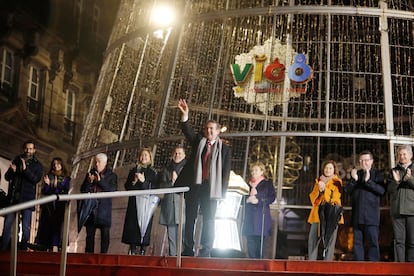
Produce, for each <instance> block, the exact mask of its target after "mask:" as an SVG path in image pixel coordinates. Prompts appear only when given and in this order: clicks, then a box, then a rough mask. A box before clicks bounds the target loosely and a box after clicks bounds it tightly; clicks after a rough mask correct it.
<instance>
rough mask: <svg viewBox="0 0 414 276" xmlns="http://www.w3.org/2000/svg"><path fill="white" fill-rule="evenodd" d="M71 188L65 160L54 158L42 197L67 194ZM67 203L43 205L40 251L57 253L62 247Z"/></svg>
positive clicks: (54, 202)
mask: <svg viewBox="0 0 414 276" xmlns="http://www.w3.org/2000/svg"><path fill="white" fill-rule="evenodd" d="M69 188H70V176H69V173H68V172H67V170H66V168H65V166H64V164H63V160H62V158H60V157H55V158H53V160H52V162H51V164H50V170H49V172H48V173H47V174H46V175H45V176H44V177H43V187H42V195H45V196H48V195H54V194H56V195H58V194H67V193H68V192H69ZM64 213H65V202H62V201H53V202H50V203H48V204H45V205H42V213H41V215H40V220H39V221H40V222H39V230H38V232H37V236H36V242H37V245H38V249H40V250H42V249H44V250H53V252H57V251H58V249H59V248H61V246H62V226H63V218H64Z"/></svg>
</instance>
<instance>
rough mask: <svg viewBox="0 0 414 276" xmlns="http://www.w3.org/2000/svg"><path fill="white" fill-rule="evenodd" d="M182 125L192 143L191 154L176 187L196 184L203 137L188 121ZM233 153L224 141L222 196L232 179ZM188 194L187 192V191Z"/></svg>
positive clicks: (176, 182)
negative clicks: (198, 149) (198, 157)
mask: <svg viewBox="0 0 414 276" xmlns="http://www.w3.org/2000/svg"><path fill="white" fill-rule="evenodd" d="M180 127H181V130H182V132H183V133H184V135H185V137H186V138H187V140H188V142H189V143H190V144H191V148H192V151H191V155H190V157H189V158H188V160H187V163H186V165H185V166H184V168H183V170H182V172H181V173H180V175H179V176H178V178H177V180H176V181H175V184H174V186H175V187H190V190H191V187H192V186H194V185H197V184H196V167H197V164H198V160H196V159H197V148H198V146H199V144H200V141H201V139H202V138H203V133H196V132H195V131H194V129H193V128H192V127H191V125H190V123H189V122H188V121H186V122H181V123H180ZM231 154H232V150H231V148H230V146H228V145H227V144H225V143H223V148H222V154H221V158H222V171H221V175H222V176H221V177H222V193H221V196H222V198H225V197H226V193H227V187H228V186H229V179H230V170H231ZM186 194H187V193H186Z"/></svg>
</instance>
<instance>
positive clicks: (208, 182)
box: [175, 99, 231, 257]
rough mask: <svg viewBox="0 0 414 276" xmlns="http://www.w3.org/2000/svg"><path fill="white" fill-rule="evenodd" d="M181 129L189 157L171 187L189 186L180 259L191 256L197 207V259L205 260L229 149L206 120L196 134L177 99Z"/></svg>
mask: <svg viewBox="0 0 414 276" xmlns="http://www.w3.org/2000/svg"><path fill="white" fill-rule="evenodd" d="M178 108H179V109H180V111H181V123H180V126H181V130H182V131H183V133H184V135H185V137H186V138H187V141H188V142H189V143H190V144H191V148H192V150H191V155H190V157H189V159H188V161H187V163H186V165H185V166H184V168H183V170H182V172H181V173H180V175H179V176H178V178H177V180H176V182H175V186H189V187H190V191H188V192H187V193H186V195H185V205H186V209H185V210H186V211H185V214H186V218H185V233H184V251H183V255H184V256H193V255H194V251H193V247H194V223H195V220H196V218H197V214H198V207H200V209H201V213H202V215H203V228H202V232H201V241H200V243H201V250H200V251H199V254H198V256H200V257H209V256H210V251H211V248H212V246H213V242H214V231H215V230H214V229H215V228H214V227H215V215H216V209H217V201H218V200H220V199H222V198H225V196H226V192H227V187H228V184H229V177H230V168H231V148H230V147H229V146H228V145H226V144H225V143H224V142H223V141H222V140H221V139H220V137H219V134H220V125H219V124H218V123H217V122H216V121H213V120H209V121H207V123H206V124H205V126H204V132H203V134H196V133H195V132H194V130H193V128H192V127H191V126H190V124H189V122H188V115H189V108H188V105H187V103H186V101H185V100H182V99H180V101H179V103H178Z"/></svg>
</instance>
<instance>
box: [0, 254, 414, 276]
mask: <svg viewBox="0 0 414 276" xmlns="http://www.w3.org/2000/svg"><path fill="white" fill-rule="evenodd" d="M17 259H18V264H17V275H59V267H60V266H59V262H60V254H59V253H47V252H18V257H17ZM9 274H10V255H9V253H7V252H2V253H0V275H9ZM66 275H70V276H71V275H76V276H81V275H88V276H92V275H100V276H101V275H103V276H104V275H108V276H109V275H157V276H158V275H197V276H202V275H289V276H295V275H355V276H356V275H414V263H394V262H348V261H346V262H343V261H334V262H325V261H296V260H253V259H235V258H231V259H226V258H198V257H182V260H181V267H177V259H176V258H175V257H161V256H128V255H105V254H82V253H70V254H68V258H67V268H66Z"/></svg>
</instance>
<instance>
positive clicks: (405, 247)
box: [392, 216, 414, 262]
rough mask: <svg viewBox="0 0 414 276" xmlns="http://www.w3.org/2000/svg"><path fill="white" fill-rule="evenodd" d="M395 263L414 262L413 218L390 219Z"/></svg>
mask: <svg viewBox="0 0 414 276" xmlns="http://www.w3.org/2000/svg"><path fill="white" fill-rule="evenodd" d="M392 228H393V230H394V258H395V261H396V262H414V216H400V217H398V218H395V217H394V218H392Z"/></svg>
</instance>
